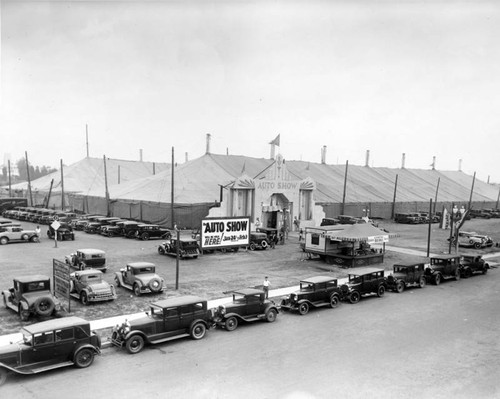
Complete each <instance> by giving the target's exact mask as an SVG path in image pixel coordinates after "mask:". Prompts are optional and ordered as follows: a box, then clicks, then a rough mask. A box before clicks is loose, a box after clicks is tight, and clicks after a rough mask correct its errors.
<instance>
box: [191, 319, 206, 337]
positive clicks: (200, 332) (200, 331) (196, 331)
mask: <svg viewBox="0 0 500 399" xmlns="http://www.w3.org/2000/svg"><path fill="white" fill-rule="evenodd" d="M206 332H207V327H205V324H203V323H201V322H199V323H196V324H195V325H194V326H193V328H192V329H191V338H193V339H202V338H203V337H204V336H205V333H206Z"/></svg>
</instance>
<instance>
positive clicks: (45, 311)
mask: <svg viewBox="0 0 500 399" xmlns="http://www.w3.org/2000/svg"><path fill="white" fill-rule="evenodd" d="M33 306H34V308H35V312H36V313H37V314H38V315H40V316H50V315H51V314H52V312H53V311H54V309H55V307H56V305H55V303H54V301H53V300H52V298H50V297H48V296H43V297H41V298H38V299H37V300H36V301H35V304H34V305H33Z"/></svg>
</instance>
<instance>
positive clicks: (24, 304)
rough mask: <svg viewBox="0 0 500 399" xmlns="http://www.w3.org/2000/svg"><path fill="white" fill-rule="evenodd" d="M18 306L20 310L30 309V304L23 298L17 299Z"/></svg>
mask: <svg viewBox="0 0 500 399" xmlns="http://www.w3.org/2000/svg"><path fill="white" fill-rule="evenodd" d="M18 306H21V308H22V310H30V304H29V303H28V302H27V301H26V300H24V299H21V300H20V301H19V305H18Z"/></svg>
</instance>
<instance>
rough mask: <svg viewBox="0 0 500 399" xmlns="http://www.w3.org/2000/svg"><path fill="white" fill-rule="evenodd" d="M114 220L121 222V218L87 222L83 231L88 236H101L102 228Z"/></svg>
mask: <svg viewBox="0 0 500 399" xmlns="http://www.w3.org/2000/svg"><path fill="white" fill-rule="evenodd" d="M114 220H120V218H115V217H100V218H96V219H95V220H90V219H89V221H88V222H87V224H86V225H85V227H84V228H83V230H84V231H85V233H87V234H99V233H100V232H101V228H102V227H103V226H105V225H107V224H109V223H110V222H112V221H114Z"/></svg>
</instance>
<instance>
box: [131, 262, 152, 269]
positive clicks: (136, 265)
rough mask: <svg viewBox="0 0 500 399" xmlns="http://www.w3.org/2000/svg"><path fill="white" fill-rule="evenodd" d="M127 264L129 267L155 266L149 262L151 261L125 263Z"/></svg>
mask: <svg viewBox="0 0 500 399" xmlns="http://www.w3.org/2000/svg"><path fill="white" fill-rule="evenodd" d="M127 266H130V267H133V268H135V267H151V266H156V265H155V264H154V263H151V262H130V263H127Z"/></svg>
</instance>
